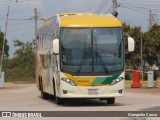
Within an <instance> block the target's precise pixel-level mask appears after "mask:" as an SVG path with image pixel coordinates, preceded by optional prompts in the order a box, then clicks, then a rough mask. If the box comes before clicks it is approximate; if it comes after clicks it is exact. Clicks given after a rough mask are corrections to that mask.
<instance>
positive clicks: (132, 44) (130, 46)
mask: <svg viewBox="0 0 160 120" xmlns="http://www.w3.org/2000/svg"><path fill="white" fill-rule="evenodd" d="M134 48H135V42H134V39H133V38H132V37H128V51H129V52H133V51H134Z"/></svg>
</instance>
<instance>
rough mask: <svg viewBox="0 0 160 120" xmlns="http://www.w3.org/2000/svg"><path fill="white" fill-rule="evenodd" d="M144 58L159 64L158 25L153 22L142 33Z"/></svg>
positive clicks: (159, 42)
mask: <svg viewBox="0 0 160 120" xmlns="http://www.w3.org/2000/svg"><path fill="white" fill-rule="evenodd" d="M144 41H145V42H144V46H145V47H144V51H145V56H144V59H145V60H146V61H147V62H148V63H149V64H150V65H153V64H157V65H160V62H159V61H158V60H159V56H160V26H159V25H157V24H155V25H153V27H152V28H151V29H150V30H148V31H147V32H145V33H144Z"/></svg>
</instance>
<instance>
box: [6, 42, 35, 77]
mask: <svg viewBox="0 0 160 120" xmlns="http://www.w3.org/2000/svg"><path fill="white" fill-rule="evenodd" d="M14 46H15V47H18V49H17V50H16V51H15V56H16V57H14V58H12V59H10V60H9V61H8V64H7V68H8V69H7V72H8V76H7V78H8V79H14V78H16V79H25V78H31V77H32V78H33V77H34V75H35V58H34V52H33V49H32V42H26V43H24V42H22V41H20V40H14Z"/></svg>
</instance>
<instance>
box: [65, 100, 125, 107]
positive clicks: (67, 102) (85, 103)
mask: <svg viewBox="0 0 160 120" xmlns="http://www.w3.org/2000/svg"><path fill="white" fill-rule="evenodd" d="M63 106H66V107H69V106H71V107H79V106H81V107H83V106H84V107H86V106H124V104H121V103H117V102H115V104H107V101H106V100H99V99H67V100H65V102H64V104H63Z"/></svg>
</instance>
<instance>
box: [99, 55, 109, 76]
mask: <svg viewBox="0 0 160 120" xmlns="http://www.w3.org/2000/svg"><path fill="white" fill-rule="evenodd" d="M96 55H97V56H98V57H99V59H100V61H101V63H102V66H103V68H104V71H105V73H106V74H107V75H108V74H109V71H108V68H106V65H105V63H104V61H103V60H102V58H101V56H100V55H99V53H98V52H96Z"/></svg>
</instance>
